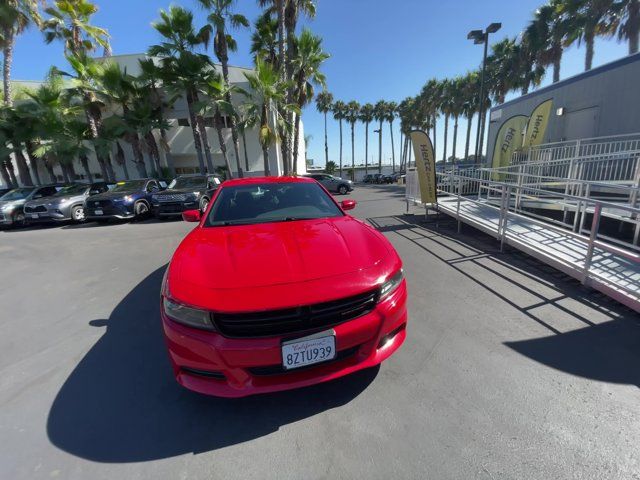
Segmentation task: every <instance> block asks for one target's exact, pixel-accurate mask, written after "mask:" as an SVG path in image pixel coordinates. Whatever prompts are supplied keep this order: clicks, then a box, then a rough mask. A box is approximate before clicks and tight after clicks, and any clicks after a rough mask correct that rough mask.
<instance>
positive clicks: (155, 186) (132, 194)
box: [84, 178, 166, 222]
mask: <svg viewBox="0 0 640 480" xmlns="http://www.w3.org/2000/svg"><path fill="white" fill-rule="evenodd" d="M163 184H164V185H163ZM163 188H166V183H164V182H161V181H159V180H156V179H155V178H143V179H140V180H127V181H124V182H118V183H116V185H115V186H114V187H113V188H112V189H111V190H110V191H108V192H104V193H100V194H98V195H93V196H91V197H89V198H87V200H86V201H85V204H84V205H85V207H84V208H85V215H86V217H87V220H96V221H99V222H100V221H105V220H109V219H114V218H118V219H140V218H144V217H146V216H148V215H149V214H150V212H151V196H152V195H153V194H154V193H156V192H159V191H160V190H162V189H163Z"/></svg>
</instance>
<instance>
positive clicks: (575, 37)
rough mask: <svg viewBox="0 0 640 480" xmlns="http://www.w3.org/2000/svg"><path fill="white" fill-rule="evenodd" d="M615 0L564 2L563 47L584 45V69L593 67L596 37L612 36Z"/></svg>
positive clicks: (574, 0)
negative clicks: (565, 28) (565, 33)
mask: <svg viewBox="0 0 640 480" xmlns="http://www.w3.org/2000/svg"><path fill="white" fill-rule="evenodd" d="M614 2H615V0H565V2H564V4H563V8H562V12H563V13H564V14H565V15H566V17H567V19H568V20H567V39H566V40H565V46H569V45H571V44H572V43H573V42H575V41H577V42H578V45H580V43H581V42H584V43H585V46H586V54H585V59H584V69H585V71H586V70H591V67H592V65H593V53H594V43H595V38H596V36H612V35H613V34H614V33H615V27H616V25H615V22H614V21H613V18H614V16H613V15H612V11H613V5H614Z"/></svg>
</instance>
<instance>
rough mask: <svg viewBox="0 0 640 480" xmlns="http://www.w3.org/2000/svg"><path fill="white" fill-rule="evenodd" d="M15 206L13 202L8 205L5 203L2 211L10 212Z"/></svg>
mask: <svg viewBox="0 0 640 480" xmlns="http://www.w3.org/2000/svg"><path fill="white" fill-rule="evenodd" d="M14 208H16V206H15V205H14V204H12V203H9V204H7V205H3V206H2V211H3V212H10V211H11V210H13V209H14Z"/></svg>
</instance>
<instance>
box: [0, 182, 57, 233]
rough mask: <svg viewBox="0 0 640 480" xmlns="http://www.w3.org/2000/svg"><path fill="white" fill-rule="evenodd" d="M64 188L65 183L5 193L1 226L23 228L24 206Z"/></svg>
mask: <svg viewBox="0 0 640 480" xmlns="http://www.w3.org/2000/svg"><path fill="white" fill-rule="evenodd" d="M64 186H65V184H64V183H57V184H52V185H43V186H40V187H22V188H14V189H13V190H10V191H9V192H7V193H5V194H4V195H3V196H2V197H0V226H16V227H21V226H23V225H24V224H25V214H24V206H25V204H26V203H27V202H29V201H30V200H37V199H40V198H44V197H49V196H51V195H53V194H54V193H56V192H57V191H58V190H60V189H61V188H62V187H64Z"/></svg>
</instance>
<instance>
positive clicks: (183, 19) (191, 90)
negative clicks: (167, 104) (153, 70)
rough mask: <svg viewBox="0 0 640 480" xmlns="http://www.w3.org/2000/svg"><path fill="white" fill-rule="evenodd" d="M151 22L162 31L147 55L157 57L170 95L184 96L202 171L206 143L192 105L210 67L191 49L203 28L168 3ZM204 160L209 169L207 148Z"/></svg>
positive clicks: (202, 37)
mask: <svg viewBox="0 0 640 480" xmlns="http://www.w3.org/2000/svg"><path fill="white" fill-rule="evenodd" d="M152 25H153V27H154V28H155V29H156V30H157V31H158V32H159V33H160V35H162V37H163V41H162V43H160V44H158V45H154V46H152V47H150V48H149V55H150V56H159V57H161V60H160V65H161V67H160V72H161V73H160V75H161V78H162V80H163V83H164V85H165V87H166V88H167V90H169V92H170V94H171V97H172V98H174V99H175V98H178V97H182V96H184V97H185V98H186V102H187V108H188V110H189V124H190V126H191V130H192V133H193V140H194V145H195V149H196V156H197V157H198V164H199V166H200V173H203V174H204V173H205V170H206V169H205V165H204V154H203V150H204V147H203V145H206V144H207V143H208V139H207V138H204V137H206V135H207V132H206V130H205V129H204V128H203V124H204V122H202V121H201V119H198V118H197V115H196V108H195V105H196V103H198V102H199V97H198V90H197V88H198V85H199V84H200V82H201V80H202V72H203V71H205V70H206V69H207V68H213V67H212V65H211V61H210V59H209V58H208V57H207V56H206V55H200V54H197V53H194V49H195V48H197V47H198V46H199V45H202V44H203V42H204V40H205V39H206V36H207V29H206V27H203V28H202V29H200V30H199V31H196V29H195V27H194V24H193V14H192V13H191V12H189V11H188V10H186V9H184V8H182V7H177V6H171V7H169V10H168V11H165V10H160V20H159V21H157V22H154V23H153V24H152ZM207 160H208V163H209V164H210V165H209V171H210V172H211V171H213V170H212V168H213V164H212V161H211V158H210V151H209V152H208V158H207Z"/></svg>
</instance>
